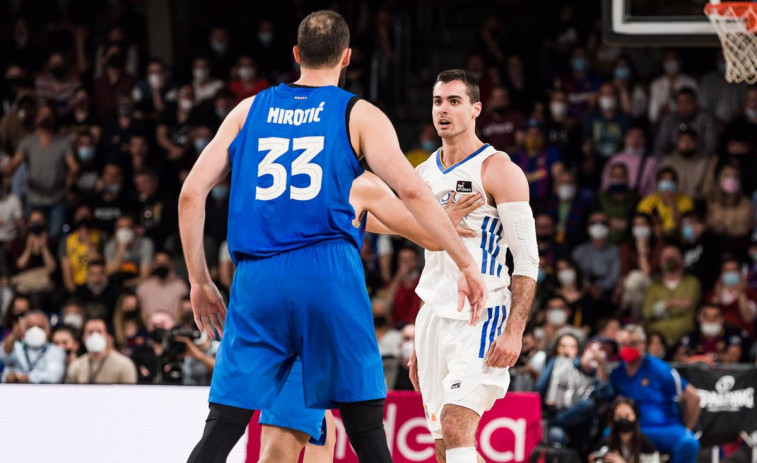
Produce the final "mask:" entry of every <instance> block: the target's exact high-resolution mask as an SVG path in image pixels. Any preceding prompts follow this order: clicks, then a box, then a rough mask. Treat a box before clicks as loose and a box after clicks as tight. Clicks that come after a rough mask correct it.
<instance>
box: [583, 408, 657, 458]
mask: <svg viewBox="0 0 757 463" xmlns="http://www.w3.org/2000/svg"><path fill="white" fill-rule="evenodd" d="M609 418H610V419H609V423H608V425H609V428H610V434H609V435H608V436H607V437H606V438H605V439H604V440H603V441H602V442H601V444H600V446H599V448H598V449H597V450H596V451H595V452H593V453H592V454H591V455H589V462H590V463H595V462H599V461H603V462H607V463H660V453H659V452H658V451H657V448H656V447H655V445H654V444H653V443H652V441H651V440H649V438H648V437H647V436H645V435H644V433H642V432H641V427H640V426H639V407H638V405H637V404H636V402H635V401H634V400H633V399H628V398H625V397H618V398H617V399H615V401H614V402H613V403H612V406H611V407H610V412H609Z"/></svg>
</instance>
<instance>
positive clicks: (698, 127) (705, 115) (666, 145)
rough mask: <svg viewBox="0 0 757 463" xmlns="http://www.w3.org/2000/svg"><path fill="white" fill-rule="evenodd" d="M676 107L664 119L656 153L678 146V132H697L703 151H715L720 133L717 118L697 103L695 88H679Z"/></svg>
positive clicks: (710, 152)
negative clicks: (718, 132)
mask: <svg viewBox="0 0 757 463" xmlns="http://www.w3.org/2000/svg"><path fill="white" fill-rule="evenodd" d="M675 101H676V109H675V111H673V112H672V113H670V114H668V115H667V116H665V117H664V118H663V119H662V122H661V123H660V127H659V129H658V130H657V138H656V139H655V145H654V146H655V150H654V152H655V154H656V155H658V156H662V155H665V154H667V153H668V152H670V150H671V149H672V148H673V147H675V146H676V141H677V136H678V133H679V132H681V131H692V132H694V133H696V135H697V138H698V140H699V146H700V147H701V151H702V152H703V153H704V154H705V155H706V156H711V155H712V154H714V153H715V150H716V149H717V147H718V134H717V126H716V123H715V118H714V117H712V114H710V113H709V112H707V111H705V110H704V109H701V108H700V107H699V105H698V103H697V93H696V90H694V89H693V88H682V89H680V90H678V92H677V93H676V97H675Z"/></svg>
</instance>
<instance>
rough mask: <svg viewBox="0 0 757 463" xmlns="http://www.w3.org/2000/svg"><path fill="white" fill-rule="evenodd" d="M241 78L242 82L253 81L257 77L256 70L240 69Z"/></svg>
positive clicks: (248, 67) (243, 67)
mask: <svg viewBox="0 0 757 463" xmlns="http://www.w3.org/2000/svg"><path fill="white" fill-rule="evenodd" d="M238 72H239V78H240V79H242V80H251V79H253V78H254V77H255V69H253V68H252V67H251V66H242V67H240V68H239V71H238Z"/></svg>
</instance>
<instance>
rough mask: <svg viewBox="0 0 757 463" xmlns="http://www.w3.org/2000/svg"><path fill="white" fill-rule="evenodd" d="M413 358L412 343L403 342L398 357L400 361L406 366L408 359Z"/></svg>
mask: <svg viewBox="0 0 757 463" xmlns="http://www.w3.org/2000/svg"><path fill="white" fill-rule="evenodd" d="M412 356H413V341H405V342H403V343H402V344H400V357H402V361H403V362H404V363H405V364H407V362H408V361H409V360H410V357H412Z"/></svg>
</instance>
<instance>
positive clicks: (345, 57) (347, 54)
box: [342, 48, 352, 68]
mask: <svg viewBox="0 0 757 463" xmlns="http://www.w3.org/2000/svg"><path fill="white" fill-rule="evenodd" d="M350 59H352V48H348V49H346V50H344V53H343V54H342V67H343V68H346V67H347V66H349V65H350Z"/></svg>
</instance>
